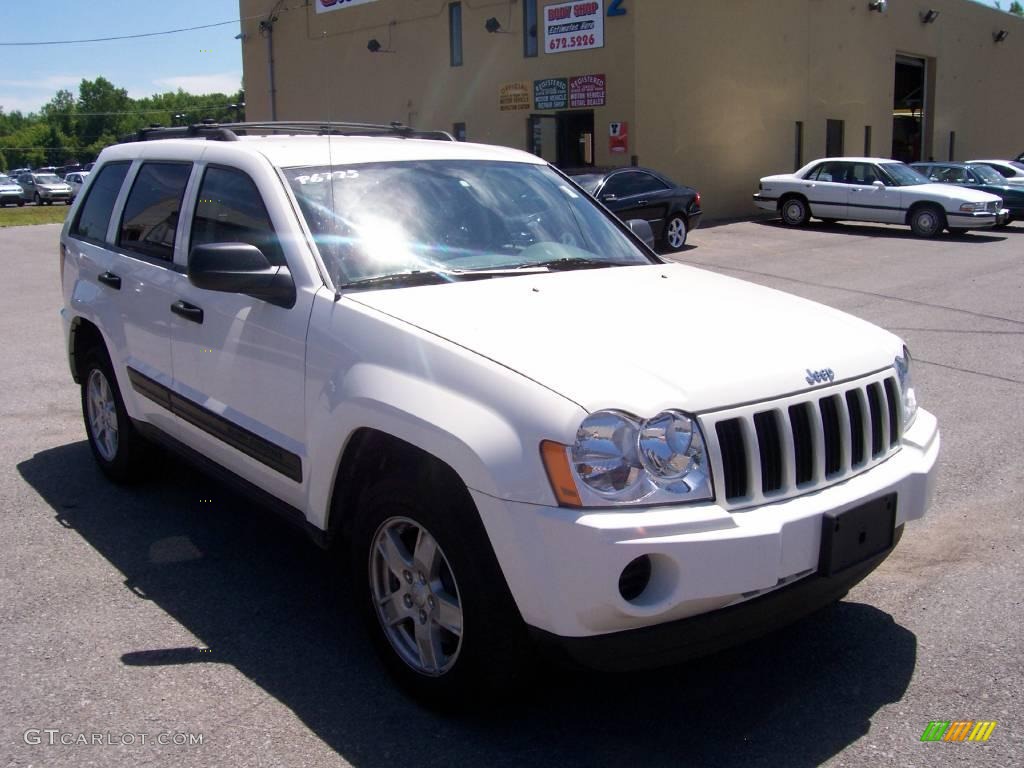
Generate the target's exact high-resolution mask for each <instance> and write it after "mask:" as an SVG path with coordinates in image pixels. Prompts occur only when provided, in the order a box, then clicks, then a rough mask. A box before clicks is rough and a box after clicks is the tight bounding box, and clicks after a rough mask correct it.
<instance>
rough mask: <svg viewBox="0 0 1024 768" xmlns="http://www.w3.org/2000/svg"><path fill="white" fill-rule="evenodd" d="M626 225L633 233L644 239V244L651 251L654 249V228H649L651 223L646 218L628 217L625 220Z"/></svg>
mask: <svg viewBox="0 0 1024 768" xmlns="http://www.w3.org/2000/svg"><path fill="white" fill-rule="evenodd" d="M626 226H627V227H629V229H630V231H632V233H633V234H634V235H636V236H637V237H639V238H640V239H641V240H643V241H644V245H646V246H647V247H648V248H650V249H651V250H652V251H653V250H654V230H653V229H651V223H650V222H649V221H647V219H630V220H629V221H627V222H626Z"/></svg>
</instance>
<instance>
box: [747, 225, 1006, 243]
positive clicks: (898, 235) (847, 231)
mask: <svg viewBox="0 0 1024 768" xmlns="http://www.w3.org/2000/svg"><path fill="white" fill-rule="evenodd" d="M755 223H756V224H759V225H761V226H762V227H771V228H773V229H793V227H789V226H786V225H785V224H783V223H782V220H781V219H768V220H758V221H756V222H755ZM798 229H804V230H807V231H810V232H829V233H834V234H837V235H859V236H861V237H885V238H894V239H898V240H922V238H920V237H918V236H917V235H915V234H914V233H913V232H912V231H911V230H910V227H907V226H905V225H903V224H892V225H885V224H869V223H865V222H860V221H837V222H835V223H828V222H824V221H811V222H809V223H807V224H805V225H804V226H803V227H799V228H798ZM988 231H990V232H998V233H999V235H988V234H981V230H971V231H970V232H967V233H965V234H962V235H952V234H950V233H949V232H941V233H939V234H938V235H936V236H935V239H937V240H942V239H946V240H955V241H956V242H958V243H971V244H977V245H985V244H987V243H1001V242H1003V240H1005V239H1006V238H1005V237H1003V236H1002V233H1003V232H1005V231H1006V230H1003V229H990V230H988Z"/></svg>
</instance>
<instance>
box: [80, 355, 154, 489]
mask: <svg viewBox="0 0 1024 768" xmlns="http://www.w3.org/2000/svg"><path fill="white" fill-rule="evenodd" d="M82 417H83V418H84V419H85V432H86V435H87V436H88V438H89V448H91V449H92V455H93V458H95V459H96V463H97V464H99V466H100V469H101V470H103V474H105V475H106V476H107V477H109V478H110V479H111V480H113V481H114V482H116V483H130V482H134V481H136V480H138V479H139V477H140V474H141V469H142V466H143V464H144V462H145V459H146V454H147V449H148V446H147V445H146V443H145V441H144V440H143V438H142V437H141V435H139V433H138V432H136V431H135V427H133V426H132V423H131V419H129V418H128V412H127V411H126V410H125V407H124V400H122V398H121V391H120V390H119V389H118V387H117V379H116V378H115V377H114V372H113V369H112V368H111V365H110V361H109V360H108V359H107V356H106V355H105V354H103V353H101V352H98V351H94V352H91V353H90V354H89V356H88V357H87V358H86V360H85V365H84V372H83V375H82Z"/></svg>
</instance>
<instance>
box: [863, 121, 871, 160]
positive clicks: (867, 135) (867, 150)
mask: <svg viewBox="0 0 1024 768" xmlns="http://www.w3.org/2000/svg"><path fill="white" fill-rule="evenodd" d="M864 157H871V126H870V125H865V126H864Z"/></svg>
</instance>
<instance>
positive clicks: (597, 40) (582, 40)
mask: <svg viewBox="0 0 1024 768" xmlns="http://www.w3.org/2000/svg"><path fill="white" fill-rule="evenodd" d="M588 48H604V2H603V0H581V1H580V2H576V3H559V4H558V5H549V6H548V7H547V8H545V9H544V50H545V51H547V52H548V53H568V52H569V51H584V50H586V49H588Z"/></svg>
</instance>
